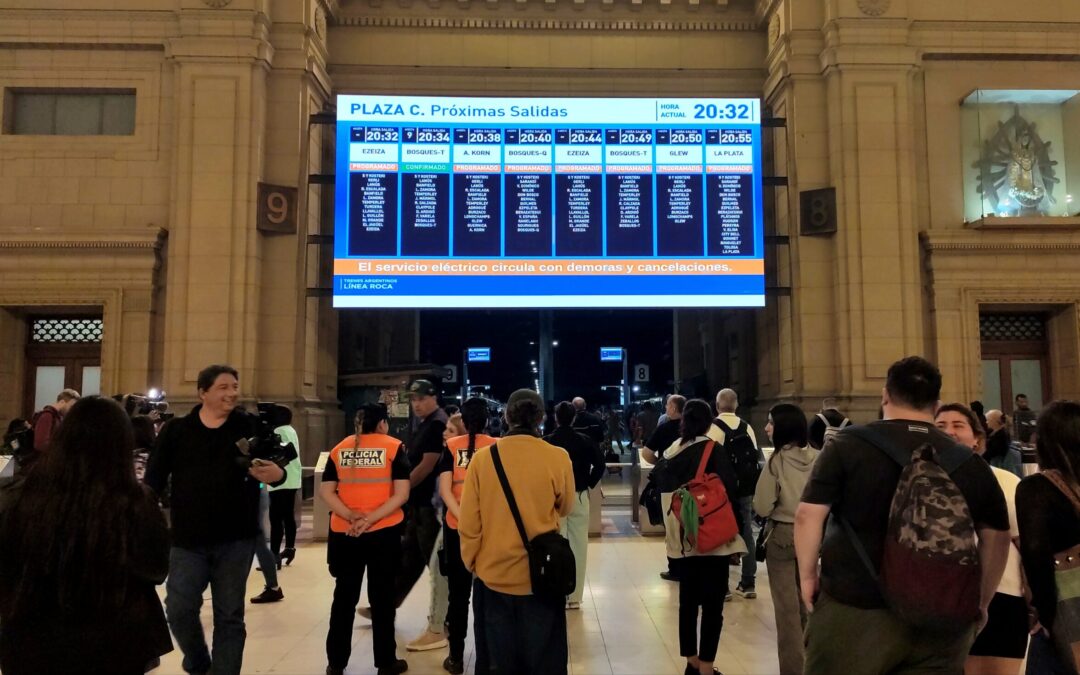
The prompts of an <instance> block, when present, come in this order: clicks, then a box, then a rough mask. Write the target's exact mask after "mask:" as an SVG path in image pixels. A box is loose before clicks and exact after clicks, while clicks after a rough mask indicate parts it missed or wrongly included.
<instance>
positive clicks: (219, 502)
mask: <svg viewBox="0 0 1080 675" xmlns="http://www.w3.org/2000/svg"><path fill="white" fill-rule="evenodd" d="M201 408H202V406H195V409H194V410H192V411H191V413H189V414H188V415H186V416H184V417H178V418H176V419H174V420H172V421H171V422H169V423H168V424H166V425H165V427H164V428H163V429H162V430H161V434H160V435H159V436H158V439H157V443H156V444H155V446H154V451H153V452H152V453H151V454H150V463H149V464H148V465H147V467H146V477H145V481H144V482H145V483H146V484H147V485H148V486H150V488H151V489H153V490H154V492H156V493H158V494H159V495H160V494H161V493H162V492H163V491H164V490H165V487H166V485H168V481H169V479H170V478H171V479H172V488H171V492H170V496H171V497H170V504H171V508H172V510H171V520H172V534H173V545H175V546H178V547H180V548H197V547H199V546H213V545H215V544H223V543H227V542H232V541H238V540H241V539H248V538H250V537H254V536H255V535H256V534H258V531H259V481H257V480H256V479H254V478H252V477H251V476H249V475H248V472H247V467H246V465H244V464H243V463H242V462H241V458H242V455H241V453H240V450H239V449H238V448H237V447H236V442H237V441H239V440H240V439H241V438H250V437H251V436H252V434H253V433H254V428H253V425H252V422H251V418H250V417H248V415H247V414H246V413H244V412H243V411H240V410H237V411H234V412H233V413H232V414H231V415H230V416H229V418H228V419H227V420H225V424H223V425H222V426H220V427H218V428H217V429H209V428H207V427H206V426H205V425H204V424H203V423H202V421H201V420H200V419H199V410H200V409H201ZM283 481H284V478H282V481H279V483H277V484H280V483H281V482H283Z"/></svg>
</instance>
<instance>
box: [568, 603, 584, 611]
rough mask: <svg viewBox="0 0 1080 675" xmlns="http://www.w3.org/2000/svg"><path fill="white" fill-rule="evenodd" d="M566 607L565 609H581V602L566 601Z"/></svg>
mask: <svg viewBox="0 0 1080 675" xmlns="http://www.w3.org/2000/svg"><path fill="white" fill-rule="evenodd" d="M566 608H567V609H581V603H580V602H568V603H566Z"/></svg>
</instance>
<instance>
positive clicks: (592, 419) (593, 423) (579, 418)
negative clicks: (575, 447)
mask: <svg viewBox="0 0 1080 675" xmlns="http://www.w3.org/2000/svg"><path fill="white" fill-rule="evenodd" d="M570 426H572V427H573V428H574V431H577V432H578V433H582V434H585V435H586V436H588V437H589V438H591V439H592V441H593V442H594V443H601V442H603V440H604V424H603V423H602V422H601V421H600V418H599V417H597V416H596V415H594V414H592V413H591V412H589V411H588V410H582V411H580V412H579V413H578V414H577V415H575V416H574V421H573V422H572V423H571V424H570Z"/></svg>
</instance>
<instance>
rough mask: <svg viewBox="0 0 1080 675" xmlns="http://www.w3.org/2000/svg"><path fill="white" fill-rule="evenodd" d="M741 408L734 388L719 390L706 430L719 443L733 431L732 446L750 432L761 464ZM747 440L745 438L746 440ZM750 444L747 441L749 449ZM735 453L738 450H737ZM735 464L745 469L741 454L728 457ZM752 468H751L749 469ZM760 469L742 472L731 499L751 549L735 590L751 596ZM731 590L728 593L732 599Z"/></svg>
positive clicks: (760, 458) (758, 449)
mask: <svg viewBox="0 0 1080 675" xmlns="http://www.w3.org/2000/svg"><path fill="white" fill-rule="evenodd" d="M738 409H739V395H738V394H736V393H735V390H734V389H721V390H720V391H719V392H718V393H717V394H716V411H717V413H719V414H718V416H717V418H716V419H715V420H713V425H712V426H711V427H710V428H709V431H708V433H707V434H706V435H707V436H708V437H709V438H711V439H712V440H714V441H716V443H717V445H718V446H724V442H725V441H726V440H727V435H728V433H731V434H733V436H732V442H733V446H734V444H735V443H736V438H737V437H738V436H742V435H745V436H748V437H749V444H752V445H753V456H754V457H755V458H756V462H757V466H758V467H760V465H761V462H762V461H763V460H764V457H763V456H762V454H761V447H760V446H759V445H758V442H757V437H756V436H754V429H753V427H751V426H750V425H749V424H748V423H747V422H746V421H745V420H742V419H740V418H739V417H738V415H736V414H735V411H736V410H738ZM744 444H745V441H744ZM749 444H745V446H746V447H747V449H748V448H749ZM733 449H735V448H734V447H731V448H728V450H729V451H731V450H733ZM735 454H739V453H738V452H737V450H736V453H735ZM728 459H729V460H731V462H732V465H733V466H735V467H736V471H737V472H738V473H740V474H741V473H742V472H741V471H740V470H739V462H738V459H739V458H738V457H729V458H728ZM748 471H749V469H748ZM758 472H760V469H757V471H755V472H754V475H753V476H744V475H740V476H739V490H738V493H737V494H735V495H732V502H733V503H734V505H735V508H737V509H739V511H740V513H741V518H742V524H743V527H742V538H743V541H744V542H745V543H746V549H747V550H748V551H749V553H748V554H747V555H744V556H743V557H742V578H741V579H740V581H739V583H738V585H737V586H736V587H735V593H737V594H738V595H739V596H741V597H743V598H746V599H748V600H752V599H754V598H756V597H757V591H756V589H755V587H754V578H755V577H756V576H757V558H756V556H755V555H754V544H755V542H754V531H753V522H754V521H753V517H752V509H753V502H754V487H755V486H756V485H757V478H756V475H757V473H758ZM730 597H731V594H730V593H729V594H728V598H729V599H730Z"/></svg>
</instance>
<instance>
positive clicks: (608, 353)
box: [600, 347, 623, 361]
mask: <svg viewBox="0 0 1080 675" xmlns="http://www.w3.org/2000/svg"><path fill="white" fill-rule="evenodd" d="M622 352H623V350H622V347H601V348H600V360H601V361H622Z"/></svg>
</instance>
